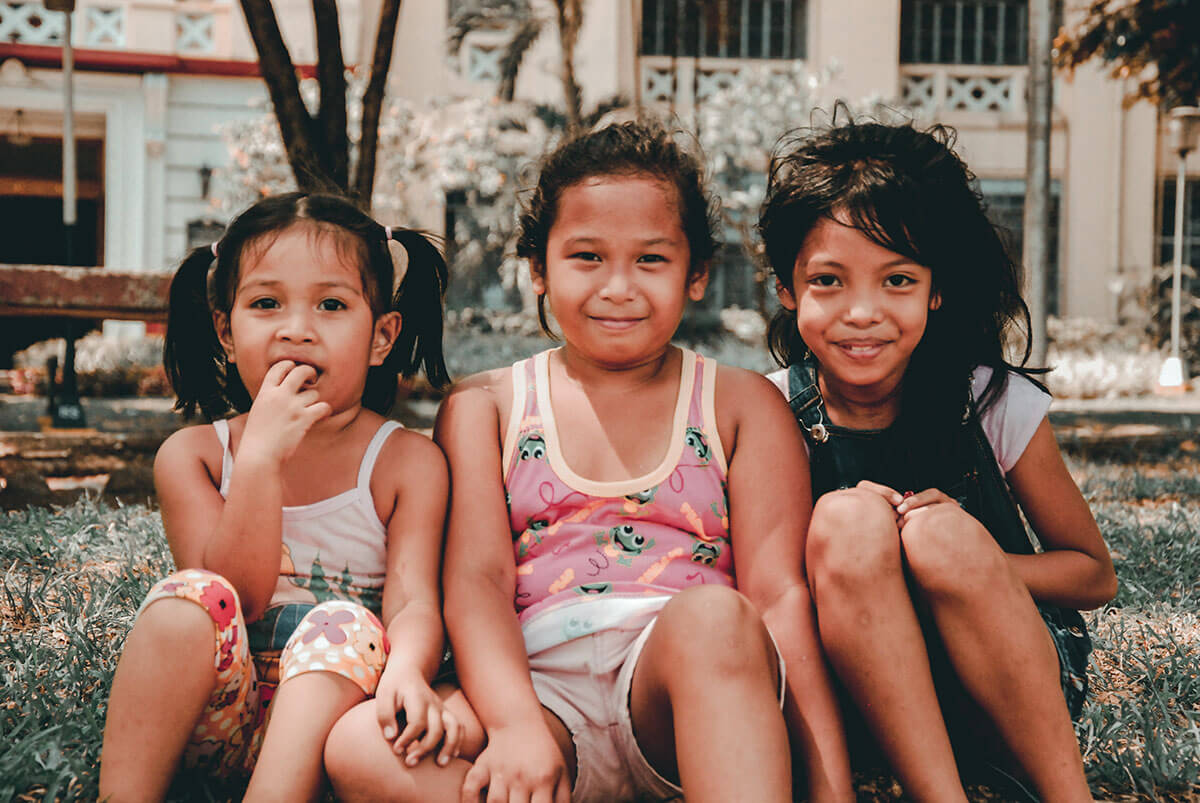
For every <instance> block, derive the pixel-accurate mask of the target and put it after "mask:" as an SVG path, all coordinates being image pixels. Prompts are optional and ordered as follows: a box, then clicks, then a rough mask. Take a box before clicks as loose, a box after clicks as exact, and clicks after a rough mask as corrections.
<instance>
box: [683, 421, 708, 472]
mask: <svg viewBox="0 0 1200 803" xmlns="http://www.w3.org/2000/svg"><path fill="white" fill-rule="evenodd" d="M683 442H684V443H685V444H686V445H688V446H690V447H691V448H692V451H694V452H695V453H696V457H697V458H699V460H700V462H701V463H702V464H704V465H707V464H708V461H709V460H711V459H712V449H710V448H708V439H707V438H705V437H704V433H703V432H702V431H701V430H700V428H699V427H688V428H687V429H686V430H685V431H684V435H683Z"/></svg>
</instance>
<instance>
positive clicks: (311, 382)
mask: <svg viewBox="0 0 1200 803" xmlns="http://www.w3.org/2000/svg"><path fill="white" fill-rule="evenodd" d="M284 360H289V361H291V362H294V363H295V364H296V367H297V368H299V367H300V366H301V365H307V366H308V367H309V368H311V369H313V370H314V371H316V376H314V377H312V378H311V379H307V380H305V382H304V384H303V385H301V387H302V388H310V387H312V386H313V385H315V384H317V380H319V379H320V378H321V374H323V373H325V372H324V371H323V370H322V369H321V368H320V366H317V365H314V364H313V363H311V362H308V361H307V360H300V359H297V358H295V357H281V358H280V359H279V360H277V361H276V362H283V361H284Z"/></svg>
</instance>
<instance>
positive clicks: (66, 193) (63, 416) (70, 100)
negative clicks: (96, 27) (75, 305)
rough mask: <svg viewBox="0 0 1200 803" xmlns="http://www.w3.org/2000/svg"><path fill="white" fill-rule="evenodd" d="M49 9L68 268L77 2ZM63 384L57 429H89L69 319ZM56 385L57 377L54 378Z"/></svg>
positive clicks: (49, 2)
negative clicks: (53, 17)
mask: <svg viewBox="0 0 1200 803" xmlns="http://www.w3.org/2000/svg"><path fill="white" fill-rule="evenodd" d="M45 5H46V8H47V9H49V10H51V11H61V12H62V13H63V58H62V66H63V72H62V80H63V199H62V200H63V213H62V219H63V237H64V243H63V244H64V247H65V251H66V258H65V259H64V260H63V261H64V262H65V263H66V264H68V265H74V264H75V221H76V202H75V194H76V170H75V51H74V43H73V42H72V41H71V37H72V30H71V28H72V26H71V21H72V20H71V17H72V12H74V10H75V0H45ZM63 335H64V340H65V341H66V350H65V354H64V355H63V383H62V387H61V388H60V390H59V393H58V395H57V398H56V402H55V405H54V410H53V413H52V420H53V422H54V426H56V427H61V428H67V429H71V428H77V427H83V426H85V425H86V422H85V420H84V417H83V405H82V404H80V403H79V386H78V384H77V381H76V377H75V324H74V321H72V320H70V319H68V320H67V325H66V327H65V331H64V332H63ZM51 382H53V377H51Z"/></svg>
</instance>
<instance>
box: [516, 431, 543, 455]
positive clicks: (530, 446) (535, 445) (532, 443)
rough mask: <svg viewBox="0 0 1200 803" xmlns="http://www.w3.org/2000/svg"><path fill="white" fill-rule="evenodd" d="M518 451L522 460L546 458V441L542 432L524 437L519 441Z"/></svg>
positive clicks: (531, 433)
mask: <svg viewBox="0 0 1200 803" xmlns="http://www.w3.org/2000/svg"><path fill="white" fill-rule="evenodd" d="M517 451H518V452H519V453H520V455H521V459H522V460H542V459H544V458H545V457H546V439H545V438H543V437H542V434H541V433H540V432H530V433H529V434H527V435H522V436H521V439H520V440H519V441H517Z"/></svg>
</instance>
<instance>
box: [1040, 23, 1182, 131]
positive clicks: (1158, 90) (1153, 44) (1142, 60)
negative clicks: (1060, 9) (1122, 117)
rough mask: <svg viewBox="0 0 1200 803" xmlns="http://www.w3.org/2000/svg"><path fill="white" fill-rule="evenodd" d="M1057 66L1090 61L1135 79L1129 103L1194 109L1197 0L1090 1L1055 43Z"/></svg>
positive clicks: (1070, 65)
mask: <svg viewBox="0 0 1200 803" xmlns="http://www.w3.org/2000/svg"><path fill="white" fill-rule="evenodd" d="M1054 47H1055V49H1056V51H1057V54H1058V55H1057V61H1058V64H1059V66H1062V67H1067V68H1069V69H1074V68H1075V67H1077V66H1079V65H1080V64H1083V63H1084V62H1086V61H1089V60H1091V59H1092V58H1099V59H1102V60H1103V61H1104V62H1105V63H1106V64H1111V65H1113V67H1112V75H1113V77H1114V78H1127V77H1132V78H1135V79H1137V82H1138V84H1137V88H1136V89H1135V90H1134V92H1133V93H1132V94H1131V95H1130V98H1129V99H1130V100H1136V99H1138V98H1145V99H1147V100H1150V101H1151V102H1153V103H1158V104H1160V105H1162V106H1163V107H1164V108H1168V109H1170V108H1174V107H1176V106H1195V105H1196V104H1197V98H1198V97H1200V7H1198V6H1197V3H1196V0H1092V3H1091V4H1090V5H1089V6H1088V8H1087V11H1086V12H1085V14H1084V17H1083V19H1082V20H1081V21H1080V22H1078V24H1076V25H1074V26H1071V27H1069V28H1064V29H1063V31H1062V32H1061V33H1059V35H1058V37H1057V38H1056V39H1055V41H1054Z"/></svg>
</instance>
